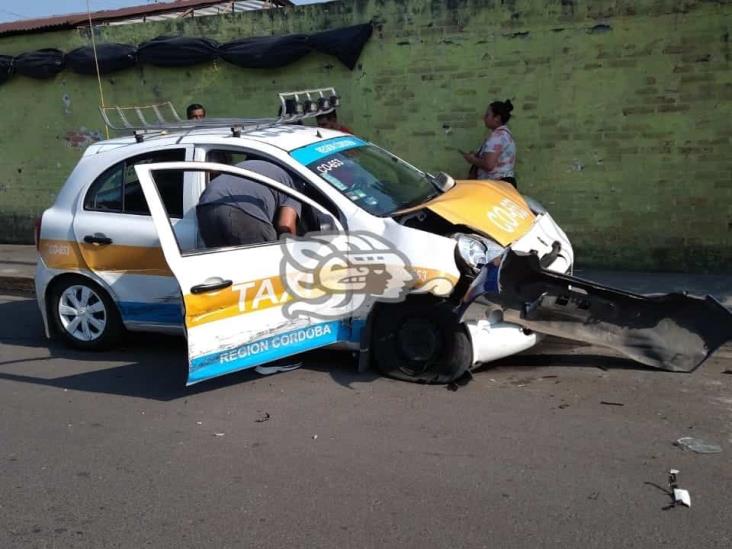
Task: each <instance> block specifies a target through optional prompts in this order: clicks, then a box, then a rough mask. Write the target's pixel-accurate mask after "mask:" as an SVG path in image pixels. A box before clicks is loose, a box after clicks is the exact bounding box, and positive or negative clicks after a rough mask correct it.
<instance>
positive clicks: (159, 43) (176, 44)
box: [137, 36, 219, 67]
mask: <svg viewBox="0 0 732 549" xmlns="http://www.w3.org/2000/svg"><path fill="white" fill-rule="evenodd" d="M218 48H219V45H218V43H217V42H216V41H215V40H209V39H208V38H189V37H186V36H158V37H157V38H153V39H152V40H148V41H147V42H143V43H142V44H140V46H139V47H138V48H137V59H138V60H139V61H140V63H149V64H150V65H156V66H158V67H187V66H190V65H197V64H199V63H205V62H207V61H211V60H213V59H215V58H216V57H217V56H218Z"/></svg>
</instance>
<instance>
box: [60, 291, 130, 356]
mask: <svg viewBox="0 0 732 549" xmlns="http://www.w3.org/2000/svg"><path fill="white" fill-rule="evenodd" d="M72 295H73V296H75V297H76V299H77V300H78V299H79V298H81V297H82V296H86V297H88V299H87V300H86V301H87V302H88V303H86V304H85V305H84V306H80V307H78V308H77V309H75V310H76V311H77V314H76V316H78V317H81V318H80V323H79V324H83V323H86V325H87V328H88V336H89V337H88V339H83V336H84V335H85V334H83V333H82V332H83V330H82V328H78V329H76V328H75V329H73V330H70V328H71V325H72V322H73V319H74V318H75V317H76V316H74V315H69V314H62V308H61V307H60V305H62V304H63V305H65V306H66V307H71V308H72V309H73V308H74V307H75V305H74V304H73V303H71V302H70V299H69V298H70V297H71V296H72ZM77 303H79V305H81V301H77ZM67 310H70V309H67ZM48 314H49V315H50V317H51V321H52V322H53V325H54V327H55V332H56V333H57V334H58V335H59V336H60V337H61V339H63V341H64V342H65V343H66V344H67V345H69V346H71V347H75V348H77V349H84V350H91V351H101V350H104V349H109V348H110V347H113V346H114V345H115V344H116V343H118V342H119V340H120V338H121V337H122V334H123V333H124V327H123V325H122V320H121V318H120V315H119V311H118V310H117V306H116V305H115V304H114V302H113V301H112V299H111V298H110V297H109V294H107V292H106V291H105V290H104V289H103V288H102V287H101V286H99V285H98V284H96V283H95V282H92V281H91V280H89V279H88V278H85V277H83V276H67V277H64V278H62V279H61V280H59V281H58V282H56V283H54V284H53V286H52V287H51V289H50V290H49V295H48ZM100 325H103V327H101V328H100V327H99V326H100ZM77 327H78V325H77Z"/></svg>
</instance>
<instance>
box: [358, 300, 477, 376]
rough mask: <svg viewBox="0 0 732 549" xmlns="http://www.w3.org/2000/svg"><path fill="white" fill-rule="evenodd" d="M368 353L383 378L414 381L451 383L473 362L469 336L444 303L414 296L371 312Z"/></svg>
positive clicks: (451, 309)
mask: <svg viewBox="0 0 732 549" xmlns="http://www.w3.org/2000/svg"><path fill="white" fill-rule="evenodd" d="M375 314H376V317H375V318H374V327H373V334H374V337H373V347H372V348H373V352H374V359H375V360H374V362H375V366H376V368H377V369H378V370H379V372H381V373H382V374H384V375H386V376H389V377H393V378H396V379H401V380H405V381H414V382H418V383H450V382H452V381H455V380H456V379H458V378H459V377H461V376H462V375H463V374H464V373H465V372H466V371H468V370H469V369H470V367H471V365H472V362H473V347H472V343H471V341H470V337H469V336H468V333H467V331H466V329H465V326H463V325H462V324H461V323H460V322H459V321H458V318H457V316H456V315H455V313H454V311H453V308H452V307H451V306H450V305H449V304H448V303H446V302H444V301H436V300H435V299H433V298H418V299H414V300H412V301H407V302H404V303H398V304H393V305H391V304H390V305H381V306H380V307H379V309H378V310H377V311H376V312H375Z"/></svg>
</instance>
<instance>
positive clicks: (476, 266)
mask: <svg viewBox="0 0 732 549" xmlns="http://www.w3.org/2000/svg"><path fill="white" fill-rule="evenodd" d="M453 238H454V239H455V240H457V247H456V251H457V258H458V263H459V264H460V265H461V266H464V267H466V268H467V269H468V270H470V271H472V272H473V273H477V272H478V271H479V270H480V269H481V267H483V265H486V264H487V263H489V262H491V261H493V260H494V259H496V258H497V257H500V256H501V255H502V254H503V251H504V248H503V246H500V245H499V244H498V243H496V242H494V241H492V240H490V239H488V238H483V237H480V236H476V235H469V234H462V233H458V234H455V235H453Z"/></svg>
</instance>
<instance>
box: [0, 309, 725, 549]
mask: <svg viewBox="0 0 732 549" xmlns="http://www.w3.org/2000/svg"><path fill="white" fill-rule="evenodd" d="M184 345H185V342H184V340H183V339H180V338H162V337H144V338H137V339H135V340H133V341H130V342H128V343H127V344H126V348H124V349H121V350H119V351H115V352H110V353H104V354H94V353H81V352H75V351H70V350H67V349H64V348H62V347H60V346H59V345H58V344H55V343H53V344H49V342H47V341H46V340H45V339H44V337H43V334H42V330H41V324H40V317H39V316H38V314H37V312H36V308H35V303H34V302H33V301H32V300H31V299H29V298H23V297H0V471H1V473H2V474H0V547H3V548H10V547H94V548H99V547H135V548H137V547H144V546H153V547H277V548H280V547H338V548H345V547H358V548H363V547H419V548H427V547H450V548H457V547H491V548H495V547H501V548H503V547H581V548H587V547H613V548H616V547H639V548H648V547H660V546H669V547H675V548H683V547H693V548H700V547H704V548H709V547H725V548H726V547H730V546H732V539H731V538H732V526H731V525H732V522H731V521H730V515H729V510H730V509H732V467H730V457H731V456H732V392H731V391H730V386H731V384H732V375H726V374H724V373H723V372H724V370H728V369H732V351H731V350H730V348H729V347H727V348H725V349H723V350H722V351H721V352H720V353H718V355H717V356H716V357H715V358H713V359H712V360H710V361H708V362H707V363H706V364H705V365H703V366H702V367H701V368H700V369H699V370H697V371H696V372H695V373H693V374H670V373H665V372H658V371H653V370H648V369H644V368H642V367H637V366H635V365H634V364H633V363H631V362H628V361H625V360H622V359H619V358H616V357H612V356H609V355H608V354H607V353H603V352H601V351H599V350H597V349H594V348H589V347H578V346H574V345H571V344H567V343H562V342H560V341H558V340H554V341H550V342H547V343H545V344H543V345H542V346H540V347H538V348H536V349H535V350H534V351H533V352H532V353H531V354H528V355H523V356H519V357H513V358H511V359H507V360H503V361H501V362H499V363H498V364H497V365H496V366H494V367H492V368H490V369H485V370H484V371H481V372H479V373H477V374H476V375H475V377H474V379H473V380H472V381H471V382H470V383H469V384H467V385H465V386H463V387H460V388H459V389H458V390H457V391H450V390H447V389H446V388H445V387H438V386H420V385H413V384H408V383H403V382H398V381H391V380H388V379H383V378H380V377H378V376H376V375H374V374H361V375H359V374H357V373H356V372H355V368H354V367H353V366H352V364H351V362H350V359H349V356H348V355H343V354H338V353H321V354H316V355H313V356H312V357H311V360H310V361H309V363H308V365H307V367H306V368H305V369H302V370H298V371H294V372H289V373H285V374H279V375H276V376H271V377H268V378H259V377H257V376H256V374H253V373H246V372H245V373H241V374H234V375H232V376H229V377H227V378H225V379H222V380H218V381H215V382H210V383H206V384H202V385H198V386H195V387H194V388H191V389H186V388H185V387H184V377H185V376H184V370H185V348H184ZM602 401H605V402H613V403H619V404H623V405H622V406H618V405H609V404H603V403H602ZM682 436H695V437H700V438H703V439H706V440H709V441H711V442H715V443H717V444H720V445H721V446H722V449H723V451H722V453H721V454H714V455H700V454H695V453H692V452H689V451H684V450H681V449H679V448H677V447H675V446H673V444H672V443H673V441H674V440H676V439H678V438H679V437H682ZM670 468H676V469H679V470H680V471H681V473H680V476H679V481H680V485H681V487H682V488H686V489H688V490H689V491H690V493H691V501H692V507H691V508H690V509H687V508H680V507H677V508H671V509H665V510H664V508H665V507H667V505H668V504H669V502H670V498H669V496H668V495H667V494H666V493H665V490H666V489H667V486H668V484H667V472H668V470H669V469H670Z"/></svg>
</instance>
